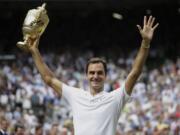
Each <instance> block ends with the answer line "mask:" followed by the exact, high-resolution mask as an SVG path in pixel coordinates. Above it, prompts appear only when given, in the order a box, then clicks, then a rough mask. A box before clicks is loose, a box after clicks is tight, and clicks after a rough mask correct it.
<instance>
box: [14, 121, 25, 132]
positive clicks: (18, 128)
mask: <svg viewBox="0 0 180 135" xmlns="http://www.w3.org/2000/svg"><path fill="white" fill-rule="evenodd" d="M13 135H25V127H24V125H23V124H20V123H17V124H16V125H15V127H14V133H13Z"/></svg>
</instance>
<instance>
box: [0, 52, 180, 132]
mask: <svg viewBox="0 0 180 135" xmlns="http://www.w3.org/2000/svg"><path fill="white" fill-rule="evenodd" d="M134 54H135V53H133V52H132V53H130V54H129V55H128V56H127V57H118V58H117V59H116V60H114V59H110V58H106V57H105V59H106V61H107V63H108V75H107V82H106V83H105V87H104V90H105V91H108V92H110V91H112V90H113V89H116V88H118V87H120V85H121V84H122V82H123V81H124V79H125V78H126V76H127V74H128V72H129V71H130V68H131V65H132V62H133V58H134ZM92 56H94V54H93V52H91V51H88V52H84V53H82V54H74V53H71V52H68V51H66V52H64V53H61V54H53V53H46V54H43V59H44V60H45V62H46V63H47V64H48V65H49V67H50V68H51V69H52V70H53V71H54V72H55V74H56V76H57V77H58V78H59V79H60V80H62V81H63V82H65V83H66V84H68V85H71V86H75V87H81V88H84V89H85V90H88V89H89V88H88V84H87V83H88V82H87V80H86V79H85V72H84V66H85V64H86V62H87V60H88V59H89V58H91V57H92ZM159 65H160V66H159ZM159 65H158V66H157V67H155V68H154V67H153V68H151V69H150V68H148V67H147V66H145V67H144V72H143V74H142V75H141V77H140V78H139V80H138V82H137V84H136V86H135V88H134V91H133V94H132V98H131V101H130V102H129V103H128V104H126V106H125V107H124V109H123V112H122V114H121V117H120V118H119V123H118V127H117V134H118V135H179V134H180V59H179V58H177V60H175V61H172V60H168V59H167V60H165V61H164V62H162V63H161V64H159ZM0 67H1V68H0V119H1V120H0V127H1V129H2V128H5V129H6V131H7V132H8V133H9V134H16V135H18V134H19V135H22V134H26V135H30V134H36V135H38V134H39V135H40V134H43V135H71V134H73V123H72V119H73V118H72V112H71V108H70V107H69V106H68V103H67V101H66V100H65V99H62V98H61V97H59V96H58V95H57V94H56V93H54V92H53V90H52V89H51V88H50V87H48V86H47V85H45V83H44V82H43V81H42V79H41V77H40V75H39V73H38V72H37V70H36V68H35V67H34V63H33V61H32V58H31V57H29V56H28V55H27V54H22V53H21V54H16V56H15V57H14V59H10V60H3V59H1V62H0ZM102 115H103V114H102ZM109 115H111V114H109ZM3 121H4V122H3ZM84 124H86V122H85V123H84ZM87 132H88V131H87Z"/></svg>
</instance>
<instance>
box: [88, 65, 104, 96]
mask: <svg viewBox="0 0 180 135" xmlns="http://www.w3.org/2000/svg"><path fill="white" fill-rule="evenodd" d="M87 79H88V81H89V85H90V89H91V91H93V92H94V93H98V92H100V91H102V90H103V87H104V81H105V79H106V75H105V71H104V66H103V64H102V63H93V64H89V66H88V71H87Z"/></svg>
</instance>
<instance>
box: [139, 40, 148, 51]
mask: <svg viewBox="0 0 180 135" xmlns="http://www.w3.org/2000/svg"><path fill="white" fill-rule="evenodd" d="M141 47H142V48H145V49H149V48H150V41H147V40H142V43H141Z"/></svg>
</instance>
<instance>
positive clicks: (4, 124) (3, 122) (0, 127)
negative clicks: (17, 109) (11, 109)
mask: <svg viewBox="0 0 180 135" xmlns="http://www.w3.org/2000/svg"><path fill="white" fill-rule="evenodd" d="M8 127H9V122H8V120H7V119H6V118H5V117H0V135H8V133H7V130H8Z"/></svg>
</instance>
